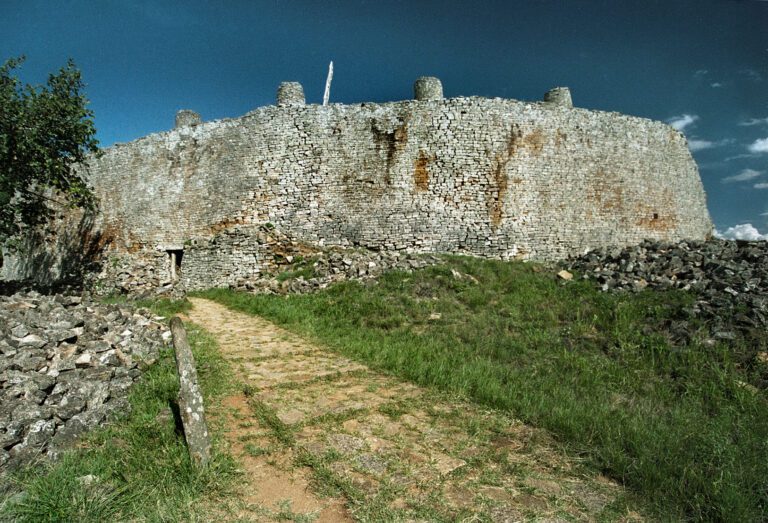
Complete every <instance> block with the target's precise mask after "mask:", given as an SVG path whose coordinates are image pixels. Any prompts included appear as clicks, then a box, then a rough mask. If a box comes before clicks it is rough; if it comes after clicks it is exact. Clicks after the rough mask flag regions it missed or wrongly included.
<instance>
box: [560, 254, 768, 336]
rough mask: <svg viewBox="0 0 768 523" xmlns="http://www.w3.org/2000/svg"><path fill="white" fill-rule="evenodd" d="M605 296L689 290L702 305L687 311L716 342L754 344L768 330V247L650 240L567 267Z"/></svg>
mask: <svg viewBox="0 0 768 523" xmlns="http://www.w3.org/2000/svg"><path fill="white" fill-rule="evenodd" d="M565 265H566V267H567V268H568V269H569V270H573V271H576V272H578V273H580V274H581V275H582V277H583V278H586V279H591V280H595V281H596V282H597V284H598V285H600V288H601V289H602V290H603V291H616V290H622V291H638V290H642V289H645V288H646V287H648V288H652V289H671V288H675V289H684V290H690V291H693V292H695V293H696V296H697V301H696V304H695V305H694V306H693V307H692V308H690V309H687V310H685V311H684V313H685V314H686V315H687V316H688V317H689V318H699V319H702V320H704V322H705V323H706V324H707V325H708V326H709V330H710V331H711V333H712V335H713V336H714V338H715V339H725V340H731V339H735V338H736V337H737V336H741V337H743V338H745V339H747V340H751V341H752V342H754V343H761V340H762V342H764V340H765V337H766V336H765V333H766V329H768V242H746V241H730V240H717V239H713V240H709V241H706V242H681V243H675V244H667V243H658V242H650V241H646V242H644V243H641V244H640V245H637V246H633V247H627V248H624V249H608V250H599V251H594V252H590V253H588V254H586V255H584V256H582V257H579V258H576V259H571V260H569V261H568V262H566V264H565Z"/></svg>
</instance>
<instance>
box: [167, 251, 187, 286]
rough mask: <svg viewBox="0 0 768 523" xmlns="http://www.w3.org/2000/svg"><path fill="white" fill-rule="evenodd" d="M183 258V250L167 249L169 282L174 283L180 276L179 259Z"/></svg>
mask: <svg viewBox="0 0 768 523" xmlns="http://www.w3.org/2000/svg"><path fill="white" fill-rule="evenodd" d="M183 257H184V249H169V250H168V258H169V262H170V269H171V270H170V273H171V280H173V281H176V280H178V279H179V275H181V259H182V258H183Z"/></svg>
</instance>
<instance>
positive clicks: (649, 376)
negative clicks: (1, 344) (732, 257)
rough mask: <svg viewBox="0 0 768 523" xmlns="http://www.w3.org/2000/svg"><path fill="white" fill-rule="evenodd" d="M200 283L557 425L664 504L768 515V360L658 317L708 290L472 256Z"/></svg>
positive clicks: (443, 385)
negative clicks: (624, 283) (320, 277)
mask: <svg viewBox="0 0 768 523" xmlns="http://www.w3.org/2000/svg"><path fill="white" fill-rule="evenodd" d="M452 269H453V270H455V271H459V272H460V273H465V274H470V275H472V276H473V277H474V278H476V279H477V281H478V282H479V283H478V284H475V283H473V282H472V281H471V280H470V279H468V278H461V279H457V278H456V277H454V276H453V275H452V272H451V271H452ZM200 295H201V296H204V297H207V298H211V299H215V300H217V301H219V302H221V303H223V304H225V305H227V306H230V307H232V308H234V309H236V310H240V311H244V312H248V313H253V314H259V315H262V316H265V317H267V318H270V319H272V320H274V321H276V322H277V323H279V324H282V325H284V326H286V327H288V328H290V329H293V330H295V331H297V332H300V333H303V334H304V335H307V336H309V337H312V338H314V339H316V340H318V341H321V342H323V343H325V344H326V345H328V346H329V347H331V348H333V349H335V350H338V351H339V352H341V353H344V354H346V355H348V356H350V357H353V358H355V359H358V360H360V361H363V362H366V363H367V364H369V365H370V366H372V367H374V368H376V369H380V370H385V371H388V372H391V373H393V374H395V375H397V376H399V377H402V378H406V379H408V380H412V381H414V382H416V383H419V384H421V385H425V386H430V387H434V388H437V389H442V390H447V391H451V392H454V393H459V394H461V395H464V396H466V397H469V398H471V399H473V400H474V401H476V402H479V403H481V404H484V405H488V406H491V407H494V408H498V409H503V410H505V411H509V412H511V413H512V414H513V415H514V416H517V417H519V418H521V419H523V420H525V421H526V422H528V423H531V424H533V425H536V426H539V427H543V428H546V429H548V430H550V431H551V432H552V433H553V434H554V435H555V436H556V437H557V438H558V439H559V440H560V441H561V442H563V443H565V444H567V445H568V446H569V448H570V449H571V451H573V452H576V453H577V454H578V455H580V456H582V457H583V458H584V459H585V461H586V462H587V463H589V464H590V465H591V466H592V467H594V468H596V469H598V470H601V471H603V472H605V473H606V474H609V475H610V476H612V477H614V478H617V479H619V480H621V481H622V482H623V483H624V484H626V485H627V486H629V487H630V488H631V489H633V490H634V491H636V492H638V493H640V494H641V495H642V496H643V497H644V498H646V499H647V500H648V503H649V504H650V505H651V506H652V507H653V508H654V509H655V510H657V511H658V514H659V515H660V517H661V515H663V518H664V519H667V518H669V519H673V520H679V519H691V520H724V521H760V520H765V519H766V518H768V508H767V506H768V494H767V492H768V460H766V459H765V456H766V455H768V452H767V451H768V416H767V415H766V397H765V392H764V391H757V390H756V389H754V388H753V387H749V386H744V383H749V382H750V381H751V380H752V379H753V378H754V376H753V374H751V373H755V372H757V373H759V372H763V371H764V370H765V369H746V370H745V369H742V368H740V367H739V366H738V365H737V364H736V362H735V358H734V357H733V354H735V353H738V352H739V349H740V348H739V347H734V346H727V345H725V344H718V345H715V346H709V345H706V344H704V343H699V342H698V341H693V342H691V343H690V344H687V345H674V344H672V343H671V342H670V341H669V337H668V336H666V335H665V333H664V331H663V330H662V329H660V328H658V326H659V325H663V324H664V322H665V321H669V320H675V319H677V318H679V317H680V311H681V310H682V308H684V307H688V306H690V305H691V304H692V303H693V302H694V300H695V297H694V296H693V295H690V294H687V293H684V292H650V291H649V292H643V293H639V294H622V295H612V294H605V293H599V292H597V291H596V290H595V289H594V287H593V286H592V285H591V284H589V283H588V282H583V281H577V280H574V281H571V282H568V283H567V284H565V283H564V282H561V281H558V280H557V279H556V278H555V277H554V276H553V274H552V271H547V270H546V269H542V268H541V267H539V266H536V265H533V264H521V263H503V262H496V261H485V260H478V259H470V258H458V257H457V258H450V259H448V261H447V262H446V264H445V265H442V266H437V267H432V268H428V269H425V270H422V271H417V272H415V273H413V274H405V273H389V274H386V275H385V276H383V277H382V278H381V279H380V281H379V283H378V284H376V285H363V284H360V283H355V282H347V283H343V284H339V285H335V286H332V287H330V288H328V289H326V290H324V291H322V292H318V293H315V294H310V295H295V296H287V297H283V296H265V295H250V294H242V293H234V292H231V291H228V290H221V289H219V290H211V291H207V292H204V293H201V294H200ZM763 350H764V349H763Z"/></svg>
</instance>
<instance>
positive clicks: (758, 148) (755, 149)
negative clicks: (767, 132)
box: [747, 138, 768, 153]
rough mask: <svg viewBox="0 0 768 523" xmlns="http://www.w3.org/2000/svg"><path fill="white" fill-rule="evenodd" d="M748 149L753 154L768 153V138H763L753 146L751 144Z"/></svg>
mask: <svg viewBox="0 0 768 523" xmlns="http://www.w3.org/2000/svg"><path fill="white" fill-rule="evenodd" d="M747 149H749V152H751V153H768V138H762V139H758V140H755V142H754V143H753V144H750V145H749V146H748V147H747Z"/></svg>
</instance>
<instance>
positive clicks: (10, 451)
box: [0, 292, 170, 474]
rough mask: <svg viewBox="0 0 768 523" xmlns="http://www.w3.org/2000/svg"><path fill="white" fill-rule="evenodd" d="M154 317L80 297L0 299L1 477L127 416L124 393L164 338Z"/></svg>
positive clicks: (33, 294)
mask: <svg viewBox="0 0 768 523" xmlns="http://www.w3.org/2000/svg"><path fill="white" fill-rule="evenodd" d="M158 319H159V318H155V317H153V316H152V314H151V313H150V311H148V310H147V309H134V308H131V307H128V306H126V305H105V304H99V303H95V302H90V301H88V300H86V299H83V298H81V297H79V296H66V295H60V294H59V295H54V296H44V295H41V294H38V293H36V292H27V293H18V294H14V295H12V296H5V297H2V296H0V474H2V473H3V472H5V471H7V470H12V469H15V468H17V467H19V466H21V465H24V464H26V463H29V462H31V461H32V460H34V459H36V458H38V457H41V456H47V457H55V456H56V455H57V454H58V453H59V452H60V451H61V450H63V449H65V448H66V447H68V446H69V445H70V444H71V443H72V442H73V441H74V440H75V439H76V438H77V437H78V436H79V435H81V434H82V433H84V432H85V431H87V430H89V429H91V428H94V427H96V426H97V425H100V424H101V423H103V422H104V421H105V420H107V419H109V418H111V417H113V416H115V415H117V414H122V413H124V412H126V411H127V409H128V408H129V405H128V401H127V399H126V396H127V393H128V390H129V388H130V387H131V385H132V384H133V383H134V381H135V380H136V379H137V378H138V377H139V375H140V374H141V369H143V368H144V366H146V365H149V364H151V363H152V362H154V361H155V360H156V359H157V357H158V354H159V350H160V348H161V347H162V345H163V344H164V343H165V342H166V341H167V340H168V339H170V332H169V331H168V330H167V327H166V326H165V325H164V324H162V323H159V322H158V321H157V320H158Z"/></svg>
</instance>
